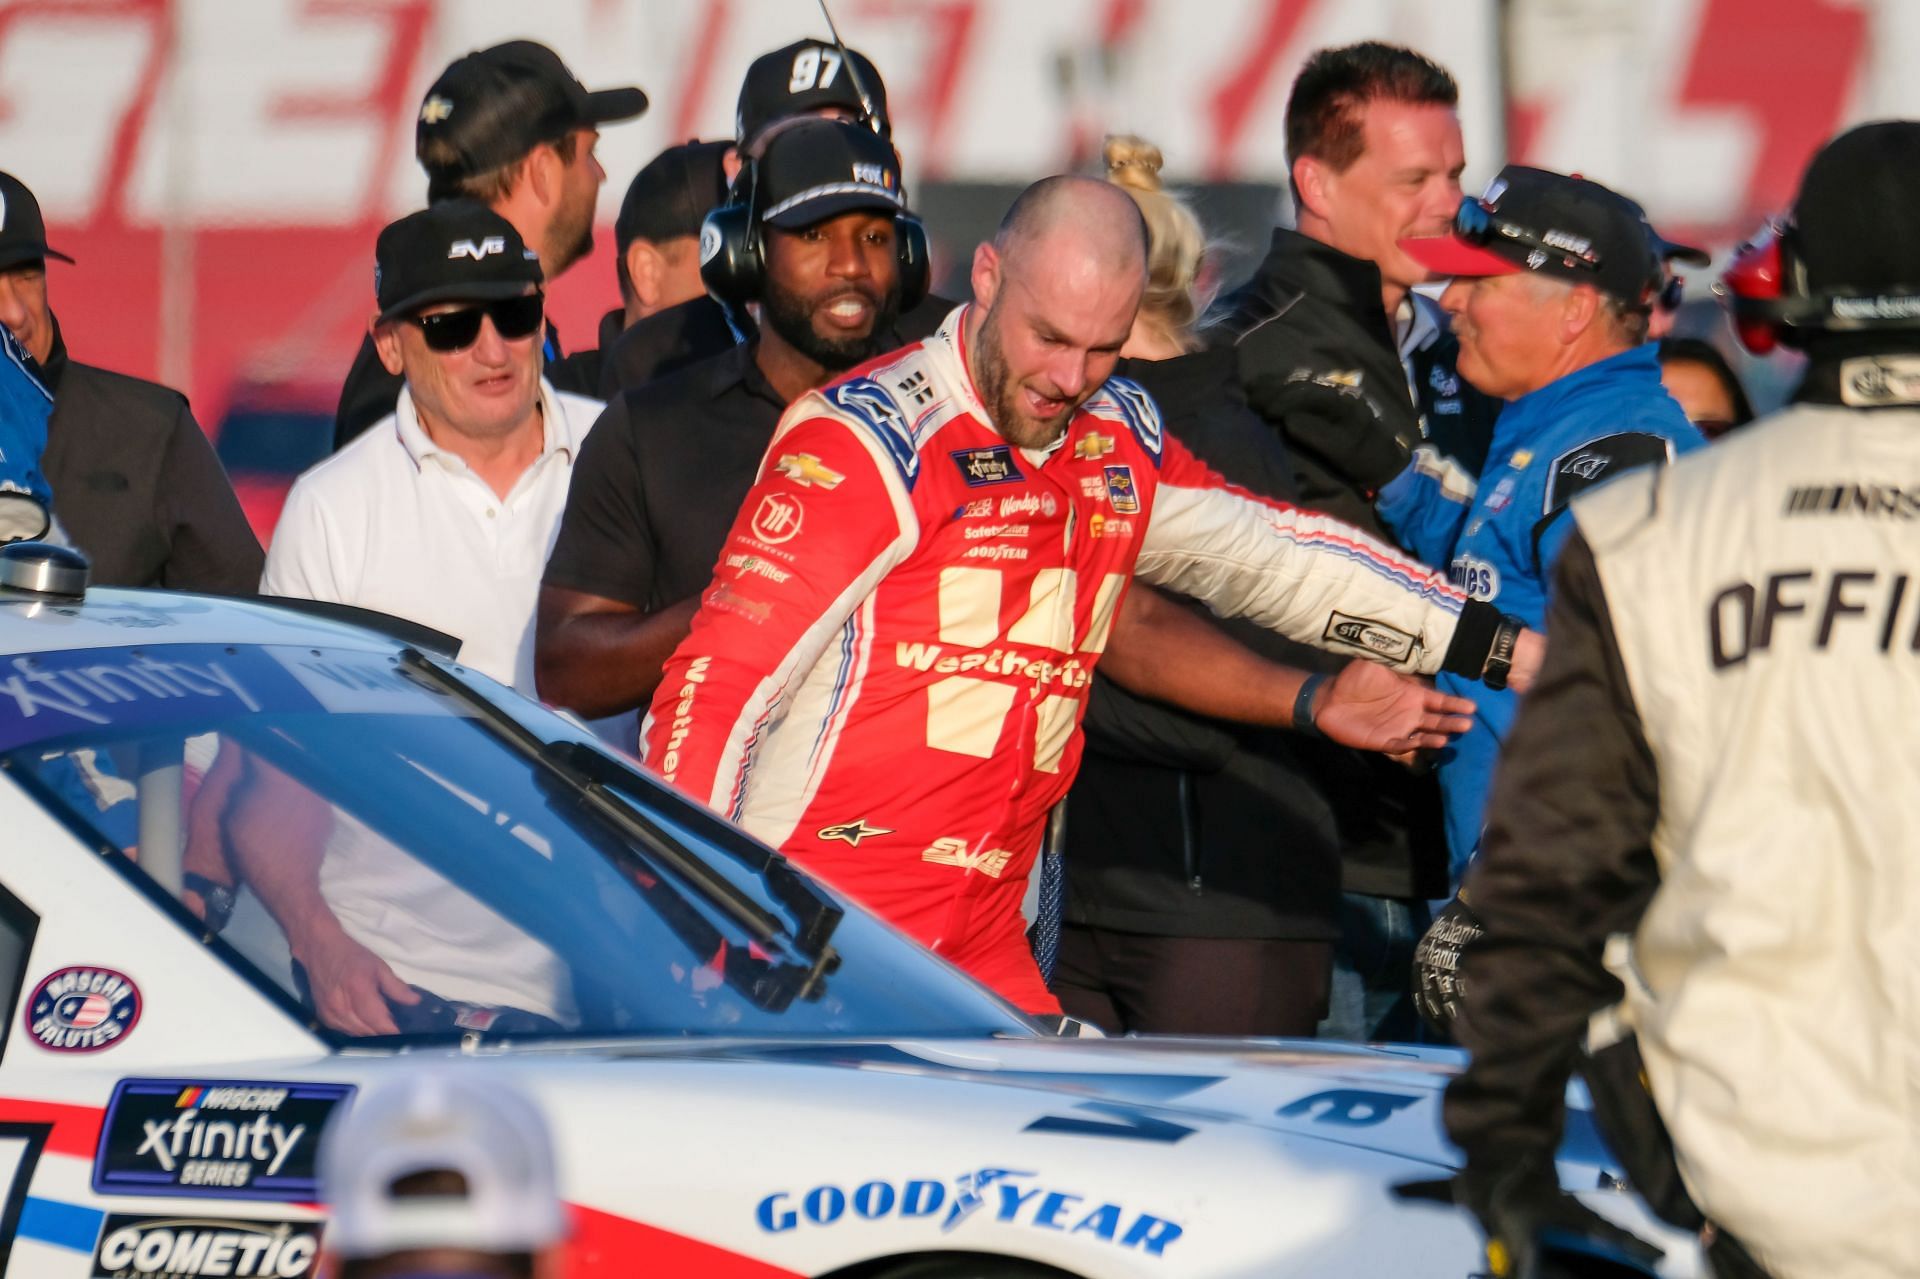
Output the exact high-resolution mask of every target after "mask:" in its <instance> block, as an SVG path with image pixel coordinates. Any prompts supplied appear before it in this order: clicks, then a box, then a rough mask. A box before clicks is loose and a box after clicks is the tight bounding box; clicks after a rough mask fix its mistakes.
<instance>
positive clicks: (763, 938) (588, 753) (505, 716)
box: [400, 648, 846, 1006]
mask: <svg viewBox="0 0 1920 1279" xmlns="http://www.w3.org/2000/svg"><path fill="white" fill-rule="evenodd" d="M400 664H401V666H402V667H403V668H404V669H406V670H407V671H408V672H409V673H411V674H413V675H415V676H417V677H418V678H419V679H420V680H421V681H422V682H423V683H425V684H427V685H429V686H430V687H432V688H433V689H434V690H436V691H438V692H442V693H445V694H446V695H447V696H449V697H451V698H453V699H454V700H455V701H457V702H458V703H460V705H461V707H462V708H463V709H466V710H468V711H471V712H472V713H473V714H474V716H475V717H476V718H477V719H479V720H480V721H481V722H482V724H484V725H485V726H486V727H487V728H489V729H490V730H492V732H493V733H494V735H495V736H496V737H498V738H499V739H500V740H501V741H503V742H504V743H506V744H507V745H508V746H509V747H510V748H511V749H512V750H513V751H514V752H515V753H516V754H519V755H520V756H522V757H523V758H525V759H526V760H527V761H528V762H529V763H531V764H533V765H534V766H535V767H536V768H538V769H539V770H540V772H541V773H542V774H543V775H545V776H546V777H547V778H549V779H550V780H552V781H554V782H557V783H558V784H559V785H561V786H562V787H563V788H564V789H565V790H566V791H567V792H568V793H569V794H570V795H571V796H572V797H573V798H575V799H576V800H577V801H578V802H579V804H580V806H581V807H582V808H583V809H585V810H586V811H587V812H589V813H591V814H593V815H594V816H595V817H597V818H598V819H600V821H601V822H602V823H603V824H605V825H606V826H608V827H610V828H611V829H612V830H614V831H615V832H616V833H617V834H619V835H620V836H621V837H622V838H623V839H625V840H626V841H627V842H628V843H629V844H633V845H637V846H638V847H639V849H640V850H642V851H643V852H644V854H645V855H646V857H647V858H648V859H649V860H652V861H655V862H657V863H659V865H660V866H662V867H664V868H665V869H666V870H668V871H670V872H672V874H673V876H674V878H676V879H678V880H680V881H682V882H683V883H685V884H687V885H688V886H690V887H691V888H693V889H694V890H695V891H696V892H698V893H699V894H700V896H701V897H703V898H705V899H706V900H707V902H708V903H709V904H711V905H712V906H714V907H715V908H717V909H718V910H719V911H720V912H721V913H722V914H724V915H725V916H726V917H727V918H728V919H729V920H731V921H732V922H733V923H734V924H736V925H737V926H738V927H739V928H740V929H741V930H742V931H744V932H745V933H746V934H747V935H748V937H749V938H751V939H752V940H753V941H754V942H757V943H759V944H760V945H762V946H777V947H779V948H781V949H784V950H789V951H793V952H797V953H799V954H800V955H803V956H805V957H806V958H807V959H809V960H811V961H812V962H811V963H810V964H808V965H805V966H786V965H783V967H785V968H787V969H788V970H789V971H790V972H792V973H793V974H794V975H795V977H797V978H798V980H797V981H794V982H793V983H792V986H793V989H792V990H791V993H790V994H788V995H787V997H788V998H789V999H792V998H800V999H812V998H816V997H817V996H818V995H819V994H820V992H821V989H822V986H821V982H822V980H823V979H824V978H825V976H826V975H827V974H828V973H830V972H832V971H833V970H834V969H835V968H837V967H839V964H840V956H839V953H838V952H837V951H835V950H834V949H833V947H832V946H831V945H830V944H829V939H830V938H831V937H832V936H833V932H834V930H835V929H836V928H838V927H839V925H840V921H841V919H842V918H843V917H844V916H845V914H846V912H845V911H844V910H843V909H842V908H841V907H840V906H839V904H838V903H836V902H834V901H833V900H831V899H830V898H828V897H827V896H826V895H825V894H824V893H822V892H821V891H820V890H819V889H818V888H817V887H815V886H814V885H813V884H812V883H811V882H809V881H808V880H806V879H805V878H804V877H802V876H801V875H799V874H798V873H797V872H795V870H794V869H793V867H792V866H791V865H789V864H788V863H787V860H786V859H785V858H784V857H781V856H779V855H778V854H777V853H776V854H773V855H772V856H770V857H769V858H768V859H767V862H766V863H765V865H764V866H762V867H761V868H760V874H761V877H762V878H763V880H764V881H765V882H766V884H767V888H768V891H770V892H771V893H772V894H773V895H774V896H775V897H776V898H777V899H778V900H779V901H780V903H781V904H782V905H783V906H786V907H787V908H788V910H790V911H792V912H793V915H794V924H795V926H794V927H792V928H789V927H788V926H787V925H786V924H785V923H783V922H782V921H781V919H780V917H779V916H777V915H775V914H774V913H773V912H772V911H769V910H767V909H766V908H765V907H763V906H761V905H760V903H759V902H757V901H755V900H754V899H753V897H752V896H751V895H750V894H748V893H747V892H746V891H745V890H744V889H742V888H741V887H740V886H739V885H737V884H735V883H734V882H733V881H732V880H730V879H728V878H727V877H726V876H725V875H722V874H720V873H719V872H718V871H716V870H714V868H713V867H711V866H709V865H708V864H707V863H706V861H705V860H703V859H702V858H700V857H698V856H695V855H694V854H692V853H690V852H688V851H687V850H686V849H685V848H682V847H681V846H680V844H679V842H678V841H677V840H675V839H674V838H673V837H672V836H671V835H670V834H668V832H667V831H666V830H664V829H663V828H662V827H661V826H659V825H658V824H657V823H656V822H654V820H653V819H652V818H651V817H649V816H647V815H646V813H644V812H642V811H641V810H640V809H639V808H637V807H635V806H634V805H633V804H632V803H631V802H630V801H629V800H628V799H627V798H626V797H625V796H624V795H622V794H621V793H620V792H619V791H617V790H615V789H614V788H613V787H612V786H611V785H609V784H608V782H607V780H606V779H607V778H614V779H617V780H619V781H622V782H627V783H630V782H631V778H629V777H628V776H627V774H626V770H625V769H624V768H623V767H622V766H621V765H619V764H617V763H615V762H614V761H613V760H611V759H608V758H607V757H606V756H604V755H601V754H600V753H599V752H597V751H594V750H592V749H590V748H587V747H583V746H580V745H579V744H577V743H574V742H549V741H547V740H545V739H544V738H542V737H541V736H540V735H539V734H538V733H536V732H534V731H533V730H532V729H530V728H528V727H527V726H526V725H525V724H522V723H521V722H520V721H519V720H517V719H515V718H514V717H513V716H512V715H511V714H509V713H508V712H507V711H505V710H503V709H501V708H500V707H499V706H496V705H495V704H494V703H493V702H492V701H490V700H489V699H488V698H487V697H486V696H485V695H483V694H481V693H480V692H479V691H477V690H476V689H474V688H472V687H470V686H469V685H468V684H466V683H465V682H464V681H462V680H461V679H460V678H459V677H458V676H456V675H455V674H454V673H453V672H452V671H449V670H447V669H446V668H445V667H443V666H441V665H440V664H439V663H438V662H436V661H434V660H433V659H432V658H430V657H428V656H426V655H425V654H424V653H421V652H420V651H419V650H417V649H412V648H408V649H402V650H401V652H400ZM785 984H787V983H782V985H785ZM768 993H771V992H768ZM783 993H784V992H783ZM755 1002H756V1003H759V1002H760V1000H759V999H756V1000H755ZM763 1006H764V1005H763Z"/></svg>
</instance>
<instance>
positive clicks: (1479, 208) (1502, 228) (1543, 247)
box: [1453, 196, 1600, 271]
mask: <svg viewBox="0 0 1920 1279" xmlns="http://www.w3.org/2000/svg"><path fill="white" fill-rule="evenodd" d="M1453 233H1454V234H1455V235H1457V236H1459V237H1460V238H1461V239H1462V240H1465V241H1466V242H1467V243H1468V244H1476V245H1480V246H1483V247H1484V246H1486V245H1488V244H1491V243H1492V242H1493V241H1495V240H1511V241H1513V242H1514V243H1515V244H1522V245H1525V246H1526V247H1527V248H1529V249H1537V250H1538V251H1540V252H1541V253H1544V254H1546V255H1547V256H1548V257H1555V258H1565V259H1567V260H1568V261H1570V262H1574V263H1576V264H1578V265H1580V266H1583V267H1585V268H1586V269H1587V270H1589V271H1598V270H1599V269H1600V255H1599V254H1598V253H1595V252H1594V251H1593V250H1592V248H1586V249H1576V248H1574V247H1572V246H1571V245H1568V244H1549V243H1547V242H1546V241H1545V240H1544V239H1542V238H1541V237H1540V236H1538V235H1536V234H1534V233H1533V232H1532V231H1529V230H1527V229H1526V228H1525V227H1523V226H1517V225H1515V224H1514V223H1512V222H1507V221H1504V220H1503V219H1501V218H1497V217H1495V216H1494V214H1493V210H1491V209H1489V208H1487V206H1486V205H1484V204H1482V203H1480V201H1478V200H1476V199H1474V198H1473V197H1472V196H1468V197H1467V198H1466V199H1464V200H1462V201H1460V209H1459V212H1457V213H1455V214H1454V215H1453Z"/></svg>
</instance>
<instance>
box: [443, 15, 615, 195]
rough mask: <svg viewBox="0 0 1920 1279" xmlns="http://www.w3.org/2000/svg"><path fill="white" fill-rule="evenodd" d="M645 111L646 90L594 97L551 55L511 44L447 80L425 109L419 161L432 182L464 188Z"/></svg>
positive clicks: (454, 68) (450, 72) (469, 58)
mask: <svg viewBox="0 0 1920 1279" xmlns="http://www.w3.org/2000/svg"><path fill="white" fill-rule="evenodd" d="M646 109H647V95H646V94H644V93H642V92H640V90H638V89H635V88H624V89H600V90H597V91H593V92H589V91H588V90H587V88H586V86H584V85H582V84H581V83H580V81H579V80H577V79H575V78H574V75H573V72H571V71H569V70H567V64H566V63H564V62H562V61H560V55H559V54H557V53H555V52H554V51H553V50H552V49H549V48H547V46H545V45H544V44H536V43H534V42H533V41H531V40H510V41H508V42H507V43H506V44H497V45H495V46H493V47H492V48H491V49H480V50H477V51H475V52H473V53H469V54H467V55H466V56H465V57H463V58H459V59H456V60H455V61H454V62H452V63H451V64H449V65H448V67H447V69H446V70H445V71H442V72H441V73H440V78H439V79H438V80H435V81H434V82H433V87H432V88H431V89H428V90H427V96H426V97H425V99H423V100H422V101H421V103H420V117H419V120H418V123H417V124H416V125H415V127H414V134H413V153H414V155H415V156H416V157H417V158H418V159H419V161H420V167H421V168H423V169H425V170H426V171H427V177H428V178H429V179H433V180H435V181H442V182H447V181H457V180H459V179H461V178H466V177H471V176H473V175H474V174H476V173H486V172H488V171H490V170H492V169H497V168H499V167H500V166H501V165H504V164H511V163H513V162H514V161H515V160H518V159H519V158H520V157H521V156H523V155H525V154H526V153H527V152H529V151H531V150H533V148H535V147H536V146H539V145H540V144H541V143H542V142H554V141H557V140H558V139H560V138H563V137H565V136H566V135H567V134H568V133H570V132H572V131H573V130H574V129H590V128H596V127H598V126H600V125H602V124H609V123H611V122H613V121H615V120H631V119H632V118H633V117H635V116H637V115H639V114H640V113H641V112H643V111H645V110H646Z"/></svg>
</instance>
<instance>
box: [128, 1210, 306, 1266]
mask: <svg viewBox="0 0 1920 1279" xmlns="http://www.w3.org/2000/svg"><path fill="white" fill-rule="evenodd" d="M320 1231H321V1223H320V1222H318V1221H229V1220H222V1219H214V1218H208V1217H178V1216H174V1217H140V1216H129V1215H126V1214H122V1213H112V1214H109V1215H108V1217H107V1220H106V1223H105V1224H104V1225H102V1226H101V1228H100V1242H99V1244H98V1245H96V1246H95V1248H94V1250H93V1274H94V1279H199V1277H200V1276H214V1275H219V1276H226V1277H228V1279H305V1277H306V1276H307V1275H310V1274H312V1273H313V1265H314V1262H315V1260H317V1259H318V1257H319V1255H320Z"/></svg>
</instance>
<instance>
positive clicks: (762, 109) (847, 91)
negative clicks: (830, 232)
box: [599, 39, 956, 401]
mask: <svg viewBox="0 0 1920 1279" xmlns="http://www.w3.org/2000/svg"><path fill="white" fill-rule="evenodd" d="M807 116H819V117H822V118H824V119H829V120H845V121H849V122H852V123H855V124H858V125H859V126H860V127H862V128H866V129H870V130H872V131H873V132H874V133H876V134H878V135H879V136H880V137H881V138H882V139H885V140H887V141H888V144H889V146H891V139H892V136H893V125H892V120H891V118H890V117H889V116H888V114H887V87H886V85H885V84H884V83H882V82H881V79H880V70H879V68H878V67H875V66H874V65H873V61H872V60H871V59H870V58H868V57H867V56H866V55H865V54H863V53H861V52H860V51H859V50H857V49H845V50H843V49H842V48H841V46H839V45H837V44H835V43H833V42H832V41H828V40H817V39H806V40H797V41H795V42H794V43H792V44H790V45H787V46H786V47H785V48H781V49H775V50H774V51H773V52H771V53H763V54H761V55H760V56H759V57H757V58H755V59H754V60H753V65H752V66H750V67H748V68H747V74H746V78H745V79H744V80H743V81H742V82H741V85H740V99H739V102H738V104H737V106H736V108H735V112H734V146H733V149H732V150H731V151H730V152H728V153H727V155H726V156H725V157H724V162H725V164H726V171H727V179H728V181H729V182H730V183H731V182H735V181H737V178H738V175H739V173H740V170H741V167H742V165H743V164H744V163H745V158H746V157H754V156H758V155H759V154H760V153H761V152H762V151H763V150H764V148H765V147H766V144H767V139H768V138H769V137H770V136H771V133H770V130H772V129H774V128H775V126H778V125H780V124H781V122H783V121H786V120H793V119H798V118H803V117H807ZM893 162H894V165H895V167H896V168H898V167H900V153H899V151H898V150H897V149H895V150H894V158H893ZM955 305H956V304H955V303H954V302H952V301H950V300H948V299H946V298H941V297H931V296H930V297H928V298H926V299H924V300H922V301H921V302H920V303H918V304H917V305H914V306H909V307H907V308H906V309H905V310H904V311H903V313H902V314H901V315H900V316H899V317H897V319H896V320H895V322H894V337H895V339H896V340H895V341H894V342H893V343H892V345H893V346H904V345H906V344H907V343H908V342H916V341H919V340H920V339H921V338H924V337H929V336H931V335H932V334H933V332H934V330H935V329H937V328H939V327H940V322H941V321H942V320H944V319H946V317H947V313H948V312H949V311H951V310H952V309H953V308H954V306H955ZM754 329H755V320H754V317H753V316H752V315H751V314H749V313H748V311H747V309H746V308H745V307H742V306H725V305H722V303H720V302H719V301H718V300H716V299H714V298H712V297H707V296H701V297H697V298H694V299H692V300H691V301H688V302H684V303H682V304H680V305H679V306H673V307H668V308H666V309H665V310H663V311H661V312H659V313H657V314H655V315H651V316H648V317H647V318H645V319H643V320H641V321H639V322H638V323H636V324H634V325H633V326H632V327H631V328H629V329H628V330H627V331H626V332H625V333H624V334H622V335H621V337H620V340H619V341H618V342H617V343H615V344H614V346H613V348H612V349H611V351H610V352H608V353H607V354H606V356H605V358H604V359H603V361H602V365H601V370H600V383H599V393H600V394H601V395H602V396H603V397H604V398H605V399H607V400H608V401H611V400H612V399H613V398H614V397H615V396H616V395H618V394H619V393H620V392H622V391H631V390H633V389H634V388H635V387H638V386H644V385H646V384H647V383H648V382H650V381H652V380H653V379H654V378H657V377H664V376H665V375H667V374H669V373H672V372H674V371H676V370H678V369H683V368H685V367H687V366H688V365H689V364H693V363H695V362H696V361H699V360H703V359H705V358H707V357H708V356H711V355H716V354H718V353H720V352H721V351H724V350H726V349H727V348H728V347H730V346H732V345H734V344H735V343H736V342H742V341H746V340H748V339H749V338H751V337H752V336H753V333H754ZM880 349H881V350H886V349H888V348H886V347H882V348H880Z"/></svg>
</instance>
